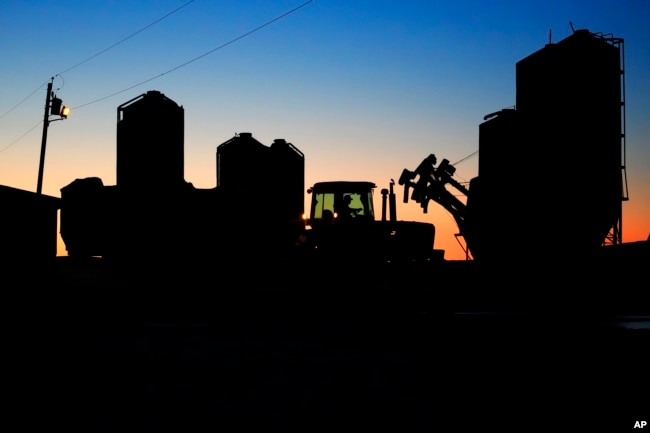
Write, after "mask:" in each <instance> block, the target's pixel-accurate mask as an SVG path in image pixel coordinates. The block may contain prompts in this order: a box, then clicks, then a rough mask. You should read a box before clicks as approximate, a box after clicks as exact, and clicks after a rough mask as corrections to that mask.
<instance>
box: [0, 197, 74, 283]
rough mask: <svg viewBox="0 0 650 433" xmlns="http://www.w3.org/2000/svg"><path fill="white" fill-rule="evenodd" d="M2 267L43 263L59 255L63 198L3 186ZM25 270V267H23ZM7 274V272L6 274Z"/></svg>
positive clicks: (1, 218)
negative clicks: (57, 249) (59, 220)
mask: <svg viewBox="0 0 650 433" xmlns="http://www.w3.org/2000/svg"><path fill="white" fill-rule="evenodd" d="M0 201H1V202H2V212H0V227H1V228H2V232H3V234H2V247H1V248H0V261H1V262H2V263H1V264H0V266H2V268H4V270H5V271H11V270H12V269H11V268H12V266H14V265H15V264H17V263H20V264H26V263H29V264H33V265H43V264H46V263H48V262H51V261H52V260H53V259H54V258H55V257H56V252H57V251H56V247H57V245H56V243H57V220H58V212H59V208H60V204H61V200H60V199H59V198H57V197H51V196H48V195H43V194H36V193H34V192H30V191H25V190H22V189H17V188H12V187H9V186H4V185H0ZM21 269H23V270H24V268H21ZM5 275H6V273H5Z"/></svg>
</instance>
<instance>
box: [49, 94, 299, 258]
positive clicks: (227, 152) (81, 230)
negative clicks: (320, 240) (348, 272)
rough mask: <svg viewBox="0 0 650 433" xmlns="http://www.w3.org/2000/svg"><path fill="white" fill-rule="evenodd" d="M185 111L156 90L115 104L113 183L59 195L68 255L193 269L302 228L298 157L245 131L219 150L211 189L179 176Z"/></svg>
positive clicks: (260, 251)
mask: <svg viewBox="0 0 650 433" xmlns="http://www.w3.org/2000/svg"><path fill="white" fill-rule="evenodd" d="M183 124H184V119H183V108H182V107H181V106H179V105H178V104H176V103H175V102H174V101H172V100H171V99H169V98H167V97H165V96H164V95H163V94H162V93H160V92H158V91H149V92H147V93H146V94H143V95H140V96H139V97H137V98H134V99H132V100H130V101H128V102H127V103H125V104H122V105H120V106H119V107H118V121H117V131H118V133H117V153H118V155H117V185H112V186H106V185H103V182H102V180H101V179H99V178H96V177H93V178H86V179H76V180H75V181H73V182H72V183H70V184H69V185H67V186H65V187H63V188H62V189H61V199H62V210H61V236H62V238H63V241H64V242H65V244H66V249H67V250H68V254H69V255H71V256H81V257H87V256H102V257H107V258H112V259H115V260H116V261H118V262H120V261H122V262H126V263H134V262H137V261H138V260H141V259H143V258H146V257H151V256H154V257H156V260H158V261H160V260H161V259H162V258H163V257H164V258H167V259H168V260H171V261H173V262H174V264H182V263H181V262H185V263H191V262H197V261H200V260H209V259H210V258H215V257H220V258H238V259H240V258H242V257H244V258H250V257H248V256H251V257H252V256H253V255H255V256H259V255H264V254H267V255H270V256H272V255H273V254H274V253H277V252H278V251H279V250H285V249H287V248H289V247H290V246H291V245H293V243H294V242H295V239H297V237H298V235H299V230H300V229H301V228H302V227H303V224H302V212H303V202H304V198H303V197H304V196H303V194H304V193H303V190H304V155H303V154H302V152H300V151H299V150H298V149H297V148H296V147H295V146H293V145H292V144H290V143H287V142H286V141H285V140H283V139H276V140H275V141H274V143H273V144H272V145H271V146H270V147H267V146H265V145H263V144H262V143H260V142H258V141H257V140H255V139H254V138H253V137H252V134H250V133H242V134H240V135H238V136H235V137H233V138H232V139H230V140H228V141H227V142H225V143H223V144H222V145H220V146H219V147H218V151H217V165H218V167H217V177H218V184H219V185H217V187H216V188H210V189H199V188H195V187H194V186H193V185H192V184H191V183H188V182H186V181H185V180H184V178H183V176H184V174H183V148H184V143H183Z"/></svg>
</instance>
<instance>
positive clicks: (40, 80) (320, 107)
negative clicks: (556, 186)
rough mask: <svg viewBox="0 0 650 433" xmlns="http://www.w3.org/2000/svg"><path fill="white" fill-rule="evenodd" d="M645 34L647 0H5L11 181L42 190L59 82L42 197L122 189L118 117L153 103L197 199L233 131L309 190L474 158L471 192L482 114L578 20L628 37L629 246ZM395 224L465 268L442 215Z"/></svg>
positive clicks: (646, 73) (5, 116) (646, 201)
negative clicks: (427, 230) (257, 144)
mask: <svg viewBox="0 0 650 433" xmlns="http://www.w3.org/2000/svg"><path fill="white" fill-rule="evenodd" d="M285 14H286V15H285ZM648 23H650V2H647V1H644V0H629V1H621V2H619V3H618V4H615V3H613V2H611V1H608V2H606V1H586V0H585V1H555V0H551V1H545V2H530V1H503V0H502V1H494V2H484V1H469V0H465V1H462V0H461V1H455V2H449V3H441V2H433V1H406V2H396V1H365V0H358V1H341V0H330V1H327V0H314V1H311V2H305V1H300V0H298V1H283V0H273V1H253V0H238V1H206V0H194V1H187V0H185V1H184V0H178V1H171V0H169V1H167V0H165V1H133V2H128V3H127V2H117V1H103V0H98V1H93V2H84V1H72V0H70V1H30V2H23V1H10V0H9V1H3V2H2V3H1V4H0V52H1V53H2V59H3V60H2V62H3V64H2V68H0V79H1V80H2V82H3V83H4V84H5V85H4V86H3V88H2V92H1V95H2V97H1V98H0V116H2V117H0V184H3V185H8V186H13V187H16V188H22V189H27V190H32V191H35V189H36V183H37V174H38V163H39V152H40V144H41V132H42V124H41V123H40V122H41V121H42V118H43V106H44V105H43V104H44V99H45V89H46V83H47V82H48V81H49V80H50V77H54V82H53V85H54V89H55V91H56V93H57V95H58V96H59V97H60V98H61V99H63V101H64V104H66V105H69V106H71V107H72V108H73V112H72V114H71V115H70V117H69V118H68V119H66V120H64V121H60V122H52V123H51V124H50V127H49V129H48V142H47V156H46V164H45V172H44V182H43V192H44V193H46V194H49V195H53V196H57V197H58V196H60V189H61V188H62V187H64V186H65V185H67V184H69V183H70V182H72V181H73V180H75V179H77V178H84V177H90V176H96V177H100V178H102V180H103V181H104V183H105V184H106V185H113V184H115V150H116V145H115V137H116V108H117V106H119V105H120V104H122V103H124V102H126V101H128V100H130V99H132V98H134V97H137V96H138V95H140V94H142V93H145V92H147V91H148V90H159V91H161V92H162V93H164V94H165V95H166V96H167V97H169V98H171V99H172V100H174V101H176V102H177V103H178V104H180V105H182V106H183V107H184V109H185V179H186V180H187V181H188V182H192V183H193V184H194V185H195V186H196V187H200V188H211V187H214V186H215V185H216V167H215V166H216V164H215V151H216V147H217V146H218V145H219V144H220V143H222V142H224V141H226V140H228V139H230V138H232V137H233V136H234V134H235V133H238V132H251V133H253V136H254V137H255V138H257V139H258V140H259V141H261V142H262V143H265V144H270V143H271V142H272V141H273V139H275V138H284V139H286V140H287V141H289V142H291V143H293V144H294V145H295V146H296V147H298V148H299V149H300V150H301V151H302V152H303V153H305V161H306V175H305V183H306V185H307V186H309V185H311V184H313V183H314V182H317V181H321V180H370V181H374V182H375V183H376V184H377V185H378V186H379V187H380V188H383V187H386V186H387V185H388V183H389V181H390V179H391V178H393V179H397V178H398V177H399V175H400V173H401V171H402V169H403V168H409V169H414V168H415V167H416V166H417V165H418V164H419V163H420V161H421V160H422V159H423V158H424V157H426V156H427V155H428V154H430V153H434V154H436V155H437V156H438V158H439V159H441V158H447V159H449V160H450V161H451V162H452V163H454V162H456V161H461V160H463V162H461V163H459V164H458V165H457V166H456V168H457V172H456V176H457V177H458V179H459V180H460V181H469V180H470V179H471V178H472V177H474V176H476V175H477V163H478V159H477V158H476V157H470V158H468V159H465V158H466V157H468V156H470V155H472V154H475V152H476V151H477V150H478V125H479V124H480V123H481V122H482V121H483V116H484V115H485V114H487V113H491V112H494V111H498V110H500V109H502V108H507V107H512V106H514V104H515V64H516V62H517V61H519V60H521V59H522V58H524V57H526V56H528V55H529V54H531V53H533V52H535V51H537V50H539V49H541V48H543V47H544V45H545V44H546V43H548V42H549V40H551V41H553V42H557V41H559V40H561V39H563V38H565V37H567V36H569V35H570V34H571V32H572V30H571V25H573V26H574V28H575V29H583V28H586V29H589V30H591V31H592V32H599V33H611V34H612V35H613V36H616V37H622V38H624V40H625V44H624V47H625V66H626V67H625V83H626V104H627V105H626V126H627V128H626V133H627V138H626V143H627V147H626V150H627V165H626V166H627V177H628V184H629V185H628V186H629V195H630V201H629V202H626V203H624V208H623V209H624V214H623V221H624V228H625V231H624V241H634V240H640V239H645V238H646V237H647V236H648V234H649V233H650V174H649V173H648V167H650V121H648V119H650V50H648V47H650V33H649V32H648ZM143 82H145V83H144V84H140V83H143ZM551 157H553V156H551ZM558 158H559V156H558ZM566 176H567V190H568V191H575V190H576V188H577V187H576V184H577V180H576V179H572V178H571V170H570V169H569V170H567V173H566ZM261 181H263V180H261ZM400 192H401V191H398V193H400ZM504 193H508V191H504ZM377 197H379V195H378V194H377ZM377 199H378V198H377ZM378 208H379V207H378ZM398 217H399V218H401V219H408V220H420V221H427V222H432V223H434V224H435V225H436V228H437V235H436V245H437V247H439V248H442V249H445V250H446V251H447V257H449V258H459V257H461V256H462V250H461V249H460V248H459V247H458V245H457V244H456V240H455V238H454V237H453V234H454V233H456V232H457V227H456V226H455V223H454V221H453V219H452V218H451V216H450V215H449V214H448V213H447V212H446V211H445V210H444V209H442V208H439V207H438V206H437V205H435V204H432V206H430V210H429V213H428V214H426V215H424V214H422V213H421V211H420V209H419V207H418V206H417V205H416V204H414V203H409V204H400V207H399V209H398ZM507 217H508V210H504V225H507ZM60 253H61V251H60Z"/></svg>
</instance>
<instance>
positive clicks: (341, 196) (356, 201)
mask: <svg viewBox="0 0 650 433" xmlns="http://www.w3.org/2000/svg"><path fill="white" fill-rule="evenodd" d="M311 217H312V220H317V221H319V222H323V223H324V222H326V221H328V220H331V221H348V220H350V221H351V220H356V219H359V220H363V219H366V220H367V219H370V220H372V219H374V209H373V206H372V191H369V192H363V193H359V192H353V191H352V192H324V193H314V197H313V200H312V212H311Z"/></svg>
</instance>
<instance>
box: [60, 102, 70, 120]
mask: <svg viewBox="0 0 650 433" xmlns="http://www.w3.org/2000/svg"><path fill="white" fill-rule="evenodd" d="M68 114H70V107H66V106H65V105H64V106H63V107H61V117H64V118H67V117H68Z"/></svg>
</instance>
